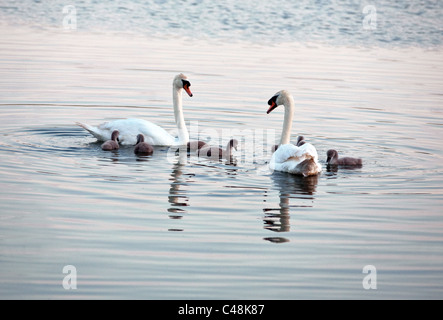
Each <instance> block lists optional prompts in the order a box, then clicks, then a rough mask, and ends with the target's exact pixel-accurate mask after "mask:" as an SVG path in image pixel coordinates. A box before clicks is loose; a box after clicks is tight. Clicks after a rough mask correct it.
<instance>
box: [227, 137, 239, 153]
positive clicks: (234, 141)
mask: <svg viewBox="0 0 443 320" xmlns="http://www.w3.org/2000/svg"><path fill="white" fill-rule="evenodd" d="M237 146H238V141H237V139H231V140H229V144H228V147H229V148H230V149H232V148H234V149H235V151H237Z"/></svg>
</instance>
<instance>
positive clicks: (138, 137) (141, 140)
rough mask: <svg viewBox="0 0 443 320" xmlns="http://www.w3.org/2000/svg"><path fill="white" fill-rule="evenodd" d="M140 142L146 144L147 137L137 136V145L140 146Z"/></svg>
mask: <svg viewBox="0 0 443 320" xmlns="http://www.w3.org/2000/svg"><path fill="white" fill-rule="evenodd" d="M140 142H145V136H144V135H142V134H141V133H139V134H138V135H137V143H136V144H139V143H140Z"/></svg>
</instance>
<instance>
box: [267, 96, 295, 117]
mask: <svg viewBox="0 0 443 320" xmlns="http://www.w3.org/2000/svg"><path fill="white" fill-rule="evenodd" d="M289 102H294V98H293V97H292V95H291V94H290V93H289V91H287V90H281V91H279V92H277V93H276V94H274V95H273V96H272V98H271V99H269V100H268V105H269V109H268V111H267V112H266V113H267V114H269V113H271V111H272V110H274V109H275V108H277V107H278V106H281V105H284V106H285V107H288V106H289Z"/></svg>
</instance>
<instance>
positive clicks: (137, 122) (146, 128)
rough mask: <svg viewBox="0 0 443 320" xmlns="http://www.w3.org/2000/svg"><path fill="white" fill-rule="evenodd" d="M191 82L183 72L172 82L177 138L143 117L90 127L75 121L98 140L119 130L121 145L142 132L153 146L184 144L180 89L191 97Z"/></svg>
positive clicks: (185, 139) (103, 139)
mask: <svg viewBox="0 0 443 320" xmlns="http://www.w3.org/2000/svg"><path fill="white" fill-rule="evenodd" d="M190 86H191V83H190V82H189V81H188V78H187V77H186V76H185V75H184V74H182V73H181V74H178V75H177V76H175V77H174V81H173V82H172V99H173V103H174V116H175V124H176V125H177V129H178V138H174V137H173V136H172V135H170V134H169V133H168V132H166V130H165V129H163V128H162V127H159V126H158V125H156V124H154V123H152V122H150V121H146V120H143V119H119V120H114V121H110V122H105V123H102V124H100V125H99V126H98V127H92V126H90V125H87V124H83V123H79V122H77V125H79V126H80V127H82V128H84V129H86V130H87V131H89V132H90V133H91V134H92V135H93V136H94V137H96V138H97V140H99V141H106V140H109V139H110V138H111V134H112V132H113V131H114V130H118V131H119V132H120V135H119V140H120V144H122V145H134V144H136V143H137V135H138V134H140V133H141V134H143V136H144V137H145V141H146V142H147V143H149V144H150V145H153V146H172V145H186V144H187V143H188V142H189V133H188V129H187V128H186V125H185V119H184V117H183V107H182V91H183V89H184V90H185V91H186V92H187V94H188V95H189V96H190V97H192V92H191V90H190V89H189V87H190Z"/></svg>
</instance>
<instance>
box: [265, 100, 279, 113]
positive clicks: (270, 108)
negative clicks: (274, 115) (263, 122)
mask: <svg viewBox="0 0 443 320" xmlns="http://www.w3.org/2000/svg"><path fill="white" fill-rule="evenodd" d="M269 106H270V107H269V109H268V111H266V113H267V114H269V113H270V112H271V111H272V110H274V109H275V108H277V104H276V103H275V101H271V104H270V105H269Z"/></svg>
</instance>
